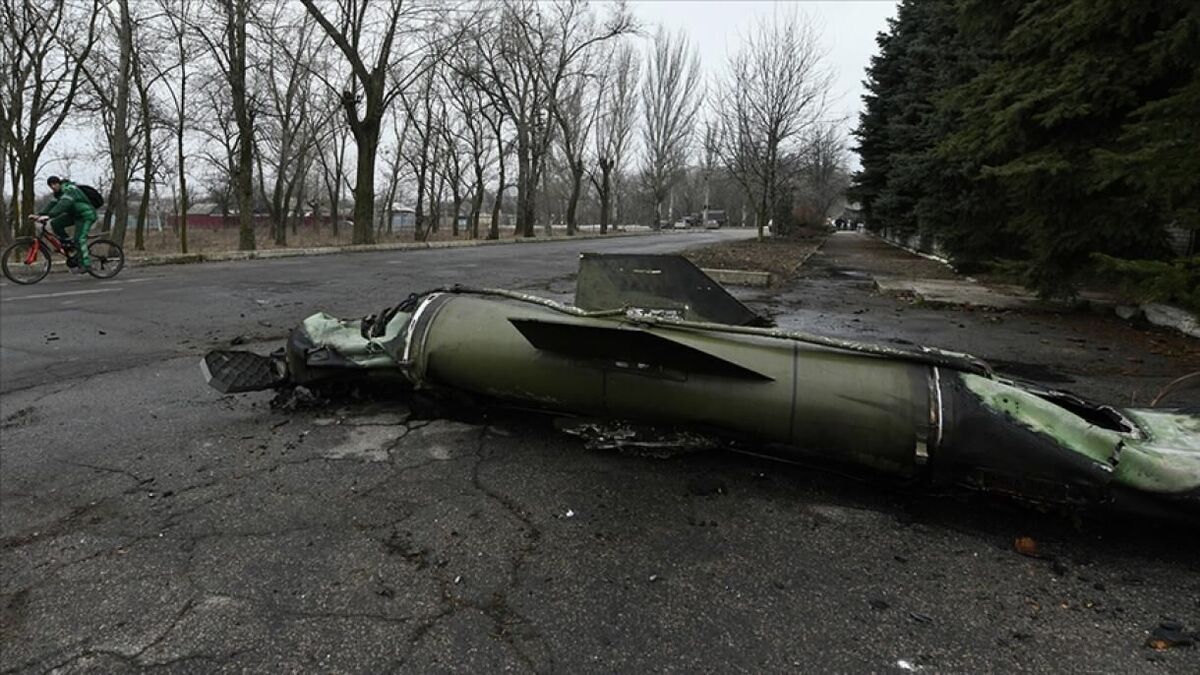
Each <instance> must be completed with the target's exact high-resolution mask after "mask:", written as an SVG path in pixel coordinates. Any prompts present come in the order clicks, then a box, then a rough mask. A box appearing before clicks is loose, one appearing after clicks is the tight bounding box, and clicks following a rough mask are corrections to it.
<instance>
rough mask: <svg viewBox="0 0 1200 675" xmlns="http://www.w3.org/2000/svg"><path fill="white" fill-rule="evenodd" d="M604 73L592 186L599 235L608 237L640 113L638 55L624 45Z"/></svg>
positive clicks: (601, 76)
mask: <svg viewBox="0 0 1200 675" xmlns="http://www.w3.org/2000/svg"><path fill="white" fill-rule="evenodd" d="M615 51H616V53H615V54H614V55H613V57H612V58H611V60H610V62H609V65H608V67H606V68H604V69H603V70H601V73H600V79H599V83H598V85H597V88H598V90H599V91H598V92H597V95H596V107H597V112H596V133H595V154H596V158H595V161H596V170H593V171H591V172H590V174H589V178H590V180H591V182H592V186H593V187H595V189H596V194H597V196H598V197H599V199H600V233H601V234H607V233H608V226H609V223H611V222H612V217H613V193H614V192H615V189H616V185H615V181H616V180H617V177H618V176H619V175H620V173H621V171H622V160H623V159H624V158H625V153H626V151H627V150H628V145H629V138H630V136H631V134H632V132H633V125H634V115H635V114H636V112H637V96H635V95H634V92H635V89H636V88H637V82H638V70H639V67H640V64H639V63H638V57H637V52H636V51H635V50H634V48H633V47H632V46H631V45H622V46H620V47H619V48H618V49H617V50H615Z"/></svg>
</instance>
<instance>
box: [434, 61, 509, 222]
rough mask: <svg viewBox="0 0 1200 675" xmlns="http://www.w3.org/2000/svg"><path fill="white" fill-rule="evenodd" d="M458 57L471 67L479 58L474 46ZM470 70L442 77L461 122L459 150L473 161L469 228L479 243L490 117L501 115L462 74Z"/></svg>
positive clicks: (488, 161)
mask: <svg viewBox="0 0 1200 675" xmlns="http://www.w3.org/2000/svg"><path fill="white" fill-rule="evenodd" d="M454 57H455V59H460V60H466V61H468V63H469V62H470V61H471V60H474V59H476V58H478V54H477V53H476V52H474V50H472V49H470V44H469V43H467V49H466V50H460V51H459V52H458V53H456V54H455V55H454ZM468 67H470V66H469V65H461V64H460V65H459V66H458V67H455V68H450V69H446V70H443V71H442V73H441V74H442V78H443V83H444V85H445V87H446V89H447V90H448V91H449V94H450V98H451V100H452V101H453V102H454V108H455V112H456V115H457V117H458V120H459V122H460V126H459V127H458V129H457V136H458V138H457V141H458V146H459V148H460V149H461V150H462V151H463V152H465V153H466V154H467V155H469V157H470V166H469V167H468V168H469V169H470V170H471V179H472V181H471V186H470V191H471V210H470V213H469V215H468V218H467V227H468V229H469V231H470V236H471V238H472V239H478V238H479V220H480V214H481V211H482V210H483V198H484V193H485V192H486V190H485V187H484V176H485V172H486V171H487V168H488V166H489V165H490V164H491V158H492V152H491V150H492V143H491V138H490V137H489V131H490V128H489V125H490V123H491V117H490V116H489V115H491V116H494V115H495V114H496V112H497V111H496V110H495V109H494V106H493V105H492V104H491V102H490V101H489V100H488V98H487V96H486V95H485V94H484V93H483V92H482V91H480V90H479V89H478V88H477V87H475V86H473V85H472V84H471V82H470V80H468V79H467V78H465V77H463V76H462V75H461V74H459V73H461V72H462V71H463V70H464V69H466V68H468Z"/></svg>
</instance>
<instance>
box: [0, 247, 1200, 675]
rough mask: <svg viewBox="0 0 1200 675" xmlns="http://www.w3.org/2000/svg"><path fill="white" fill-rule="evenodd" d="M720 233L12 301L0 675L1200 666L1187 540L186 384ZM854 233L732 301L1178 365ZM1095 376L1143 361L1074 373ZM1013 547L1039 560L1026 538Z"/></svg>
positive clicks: (792, 321)
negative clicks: (947, 284) (285, 347)
mask: <svg viewBox="0 0 1200 675" xmlns="http://www.w3.org/2000/svg"><path fill="white" fill-rule="evenodd" d="M730 236H738V235H737V233H727V232H718V233H711V232H705V233H689V234H671V235H662V236H654V237H640V238H627V239H619V240H611V241H605V242H598V241H595V240H590V241H586V242H578V243H576V242H565V243H548V244H529V245H514V246H496V247H481V248H471V249H454V250H431V251H420V252H402V253H401V252H389V253H372V254H349V255H337V256H325V257H318V258H291V259H284V260H271V261H254V262H238V263H226V264H204V265H192V266H178V267H149V268H134V269H130V270H127V271H126V272H125V273H123V274H122V275H121V276H120V277H118V279H116V280H114V281H112V282H105V283H99V282H94V281H92V280H90V279H80V278H78V277H68V276H64V275H54V276H52V277H51V278H50V279H48V280H47V281H45V282H44V283H42V284H39V285H37V286H33V287H28V288H26V287H14V286H12V285H11V284H6V285H4V286H3V287H0V438H2V443H0V507H2V508H0V572H2V574H0V612H2V615H0V616H2V622H0V670H3V671H4V672H18V671H19V672H26V671H28V672H42V671H48V670H51V669H55V668H60V669H62V671H65V672H74V671H98V672H125V671H139V670H145V669H164V670H168V671H188V672H194V671H205V672H213V671H230V672H234V671H236V672H243V671H246V670H251V671H295V670H305V671H311V670H320V671H339V672H352V671H357V672H381V671H388V670H399V671H404V672H420V673H424V672H430V671H442V670H466V671H475V672H478V671H487V672H495V671H500V670H513V671H517V672H614V671H617V672H644V671H657V670H672V671H693V672H694V671H711V670H718V671H738V670H740V671H755V672H780V671H790V672H797V671H800V672H912V671H915V670H923V671H926V672H946V671H954V672H963V671H966V672H986V671H1001V670H1003V671H1038V672H1045V671H1048V670H1079V671H1090V672H1122V673H1124V672H1138V671H1153V672H1181V673H1182V672H1192V673H1194V672H1197V671H1198V670H1200V650H1198V649H1195V648H1181V649H1175V650H1170V651H1166V652H1161V653H1160V652H1155V651H1152V650H1149V649H1147V648H1146V647H1144V643H1145V640H1146V631H1147V630H1148V629H1150V628H1152V627H1154V626H1156V625H1157V624H1158V623H1159V622H1161V621H1164V620H1174V621H1179V622H1182V623H1184V624H1185V625H1186V626H1188V627H1190V628H1191V629H1193V630H1194V629H1195V628H1196V627H1197V626H1198V625H1200V569H1198V567H1197V565H1198V561H1200V556H1198V555H1197V545H1196V534H1195V533H1194V532H1180V531H1178V530H1171V529H1149V528H1142V527H1140V526H1137V525H1136V524H1135V525H1129V524H1119V525H1112V524H1109V523H1107V522H1103V521H1101V522H1099V523H1097V522H1096V521H1095V520H1094V519H1089V520H1086V521H1085V522H1083V523H1082V524H1079V523H1077V522H1076V519H1075V518H1074V517H1073V516H1070V515H1060V514H1057V513H1053V512H1050V513H1042V512H1039V511H1036V510H1032V509H1030V508H1027V507H1024V506H1019V505H1014V504H1012V503H1010V502H1007V501H1005V500H992V499H980V498H968V497H963V496H960V495H927V494H923V493H920V492H914V491H909V490H905V489H903V488H898V487H895V486H890V485H876V484H872V483H870V482H862V481H860V480H858V479H855V478H853V477H844V476H841V475H838V474H837V473H833V472H828V471H819V470H814V469H812V468H804V467H795V466H790V465H782V464H778V463H774V462H769V461H765V460H759V459H755V458H749V457H745V456H740V455H730V454H725V453H720V452H706V453H695V454H689V455H685V456H681V457H673V458H669V459H656V458H651V457H644V456H635V455H627V454H620V453H613V452H593V451H587V450H585V449H583V447H582V445H581V444H580V442H578V441H577V440H576V439H573V438H571V437H567V436H564V435H561V434H559V433H557V432H555V431H554V430H553V428H552V427H551V426H550V425H548V424H546V423H545V422H544V421H542V420H538V419H518V418H514V417H512V416H507V417H496V418H491V419H486V420H472V421H446V420H420V419H414V418H411V417H410V416H409V414H408V413H407V411H406V410H405V409H403V408H402V407H400V406H398V405H396V404H394V403H389V402H387V401H350V400H347V401H337V402H333V403H331V404H329V405H328V406H319V407H316V408H313V409H299V410H294V411H279V410H272V409H271V408H270V407H269V405H268V402H269V400H270V396H269V395H267V394H264V393H256V394H246V395H238V396H220V395H219V394H217V393H216V392H215V391H213V390H211V389H209V388H208V387H207V386H205V385H204V384H203V382H202V381H201V378H200V374H199V369H198V368H197V362H198V359H199V356H200V355H201V354H202V353H204V352H205V351H206V350H207V349H209V348H212V347H216V346H222V347H223V346H227V345H229V343H230V342H231V341H234V340H236V341H238V342H244V343H246V344H247V345H248V346H249V347H251V348H255V349H267V348H269V347H271V346H274V345H276V344H278V343H279V342H280V341H281V338H282V337H283V336H284V335H285V334H286V332H287V331H288V330H289V329H290V328H291V327H292V326H294V325H295V324H296V323H297V322H298V321H299V320H300V319H301V318H303V317H304V316H306V315H308V314H310V313H312V312H314V311H318V310H322V309H327V310H330V311H331V312H332V313H335V314H338V315H341V316H346V317H358V316H362V315H364V314H366V313H369V312H375V311H378V310H379V309H381V308H383V307H385V306H387V305H389V304H393V303H395V302H397V301H398V300H400V299H402V298H403V297H404V296H405V295H407V294H408V293H409V292H412V291H421V290H425V289H428V288H431V287H434V286H439V285H443V284H449V283H454V282H463V283H470V284H479V285H491V286H501V287H509V288H520V289H526V290H531V291H536V292H544V293H549V294H551V295H554V296H556V297H562V296H563V295H564V294H568V293H569V292H570V291H571V289H572V278H571V275H572V274H573V271H574V269H575V265H576V258H577V253H578V252H579V251H580V250H597V251H639V252H646V251H659V252H664V251H671V250H677V249H679V248H681V247H684V246H691V245H699V244H702V243H706V242H710V241H714V240H720V239H723V238H726V237H730ZM860 244H861V242H860V241H859V240H858V239H847V238H845V237H842V236H841V235H838V236H836V237H834V238H833V239H831V241H830V244H829V245H827V247H826V248H827V250H826V251H825V252H823V253H822V254H821V255H818V256H815V257H814V258H813V259H812V260H811V261H810V264H809V267H811V271H810V272H807V273H806V274H805V277H804V278H803V279H801V280H800V281H799V282H798V284H797V285H796V286H795V287H794V288H792V289H789V290H786V291H784V292H769V293H766V292H750V293H746V294H744V295H745V296H746V297H747V299H748V300H749V301H751V302H753V303H755V305H756V306H758V307H761V308H764V309H766V310H768V311H771V312H773V313H775V314H777V318H778V319H779V320H780V322H781V324H782V325H786V326H803V327H807V328H809V329H814V330H822V331H825V332H829V333H835V334H858V335H865V336H868V337H872V338H879V339H897V338H904V337H907V338H910V339H914V340H929V341H931V342H933V343H935V344H939V345H940V346H945V347H955V346H960V347H961V346H963V344H962V343H967V346H969V347H970V348H971V349H973V350H977V351H982V352H984V354H983V355H985V356H996V355H999V356H1003V357H1005V358H1007V359H1008V360H1009V361H1010V363H1012V364H1017V365H1019V364H1018V361H1019V362H1020V363H1023V364H1025V365H1026V366H1027V367H1030V364H1034V365H1035V366H1036V365H1037V364H1043V365H1044V364H1050V363H1053V364H1065V365H1057V366H1056V368H1057V370H1050V369H1048V368H1041V369H1040V370H1039V369H1038V368H1036V367H1035V368H1034V370H1036V371H1037V372H1040V373H1042V374H1043V375H1046V376H1049V375H1054V376H1055V377H1057V378H1059V379H1060V380H1061V379H1062V378H1068V379H1070V380H1073V381H1074V382H1075V383H1077V384H1079V385H1081V386H1082V387H1083V388H1085V389H1086V390H1088V392H1089V393H1092V394H1105V395H1109V396H1112V395H1114V394H1115V393H1117V392H1118V391H1119V392H1125V391H1126V389H1128V387H1127V386H1126V385H1127V384H1128V383H1131V382H1133V383H1136V387H1137V388H1138V391H1142V392H1145V391H1148V390H1150V389H1153V388H1155V387H1157V386H1161V384H1162V383H1163V382H1165V381H1168V380H1169V378H1170V375H1171V373H1172V372H1177V371H1179V370H1180V369H1183V368H1185V367H1187V366H1188V363H1186V362H1185V361H1181V360H1180V359H1178V358H1175V357H1171V356H1158V355H1149V354H1143V353H1141V352H1140V351H1138V350H1139V348H1138V347H1137V344H1138V343H1136V341H1135V339H1138V338H1137V335H1134V334H1133V333H1130V334H1129V335H1127V336H1125V337H1123V338H1121V339H1122V340H1126V338H1128V340H1127V342H1128V343H1126V342H1120V343H1118V342H1112V343H1111V345H1107V351H1095V352H1094V353H1091V352H1086V351H1085V352H1079V353H1076V352H1072V351H1069V350H1070V349H1073V348H1074V347H1078V346H1079V345H1080V343H1079V342H1077V341H1075V342H1072V341H1070V340H1068V339H1067V338H1070V337H1071V336H1072V335H1075V334H1076V333H1077V331H1078V327H1077V326H1076V325H1075V324H1074V323H1072V322H1074V321H1076V319H1075V318H1072V317H1071V316H1065V317H1055V316H1053V315H1049V316H1039V317H1035V318H1033V319H1030V318H1028V317H1022V316H1019V315H1008V314H1000V315H989V314H985V313H964V312H957V313H956V312H952V311H948V310H934V309H928V308H919V307H913V306H911V305H908V304H906V303H904V302H903V301H900V300H896V299H893V298H886V297H881V296H879V295H877V294H875V293H873V292H872V291H871V289H870V286H869V276H868V275H869V270H866V271H864V269H865V268H863V269H860V268H856V267H855V265H858V264H865V263H863V259H861V257H859V258H856V257H855V255H854V254H855V251H856V249H855V246H859V245H860ZM1030 321H1036V328H1035V326H1034V325H1033V324H1030V323H1029V322H1030ZM1089 325H1090V324H1089ZM1104 325H1105V326H1106V327H1107V328H1106V330H1112V331H1122V330H1126V329H1125V328H1120V327H1116V326H1111V325H1109V324H1107V323H1106V324H1104ZM1031 330H1034V331H1036V332H1037V335H1034V336H1030V335H1029V332H1030V331H1031ZM1130 330H1131V329H1130ZM1121 335H1125V334H1124V333H1121ZM1151 337H1153V338H1154V339H1162V340H1166V341H1167V342H1168V343H1170V344H1174V342H1171V341H1172V340H1175V338H1168V337H1164V336H1161V335H1158V334H1151ZM1076 339H1078V338H1076ZM1147 339H1150V338H1147ZM1131 350H1133V352H1137V353H1133V352H1131ZM1077 351H1078V350H1077ZM1089 354H1090V355H1089ZM1018 357H1019V358H1018ZM1097 358H1098V359H1101V361H1102V362H1107V363H1111V364H1117V365H1128V364H1129V363H1131V362H1129V361H1127V359H1134V358H1136V359H1142V360H1143V362H1142V363H1141V364H1140V365H1141V367H1143V369H1144V370H1145V371H1146V372H1144V373H1142V374H1141V375H1136V374H1135V375H1129V374H1122V373H1121V372H1119V371H1118V370H1114V369H1110V370H1108V371H1103V370H1101V371H1097V370H1096V369H1095V368H1092V369H1091V370H1089V369H1088V367H1087V364H1089V363H1092V362H1094V361H1095V360H1096V359H1097ZM1089 359H1090V360H1089ZM1013 367H1016V365H1014V366H1013ZM1018 536H1027V537H1032V538H1033V539H1034V540H1035V541H1036V542H1037V545H1038V547H1039V551H1040V553H1041V555H1042V557H1038V558H1034V557H1028V556H1023V555H1020V554H1018V553H1016V552H1015V551H1014V550H1013V542H1014V539H1015V538H1016V537H1018Z"/></svg>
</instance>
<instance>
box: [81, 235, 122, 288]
mask: <svg viewBox="0 0 1200 675" xmlns="http://www.w3.org/2000/svg"><path fill="white" fill-rule="evenodd" d="M88 257H90V258H91V259H92V265H91V267H89V268H88V274H90V275H92V276H94V277H96V278H97V279H111V278H113V277H115V276H117V273H118V272H120V271H121V270H122V269H123V268H124V267H125V251H123V250H121V246H120V244H118V243H117V242H115V241H113V240H111V239H96V240H95V241H91V242H88Z"/></svg>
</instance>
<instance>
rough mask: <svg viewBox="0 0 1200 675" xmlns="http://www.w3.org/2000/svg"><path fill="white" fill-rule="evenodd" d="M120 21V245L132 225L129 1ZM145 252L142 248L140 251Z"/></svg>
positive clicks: (116, 145) (115, 147)
mask: <svg viewBox="0 0 1200 675" xmlns="http://www.w3.org/2000/svg"><path fill="white" fill-rule="evenodd" d="M119 5H120V16H121V18H120V22H121V25H120V27H119V29H118V33H117V39H118V40H119V41H120V55H119V56H118V57H117V91H116V93H115V95H114V96H115V100H114V102H113V103H114V108H115V109H114V111H113V139H112V147H111V148H110V150H111V151H112V168H113V182H112V193H113V201H112V205H111V208H110V209H109V210H110V211H112V213H113V217H114V218H115V219H116V224H115V227H114V228H113V231H112V238H113V239H114V240H116V242H117V243H118V244H122V243H124V242H125V229H126V228H127V227H128V225H129V80H130V74H131V70H130V64H131V59H132V56H133V20H132V19H131V18H130V16H129V0H121V2H120V3H119ZM138 250H141V249H138Z"/></svg>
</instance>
